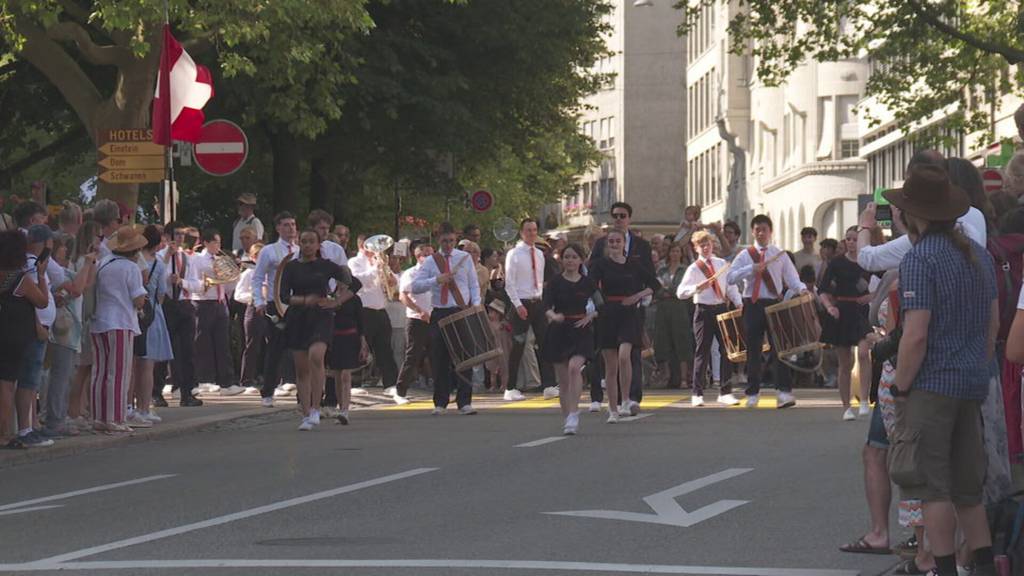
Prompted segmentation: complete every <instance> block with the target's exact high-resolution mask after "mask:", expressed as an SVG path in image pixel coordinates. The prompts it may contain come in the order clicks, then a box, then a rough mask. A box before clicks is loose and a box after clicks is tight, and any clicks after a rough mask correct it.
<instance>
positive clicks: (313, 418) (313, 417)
mask: <svg viewBox="0 0 1024 576" xmlns="http://www.w3.org/2000/svg"><path fill="white" fill-rule="evenodd" d="M309 421H310V422H312V423H313V426H319V425H320V411H319V410H310V411H309Z"/></svg>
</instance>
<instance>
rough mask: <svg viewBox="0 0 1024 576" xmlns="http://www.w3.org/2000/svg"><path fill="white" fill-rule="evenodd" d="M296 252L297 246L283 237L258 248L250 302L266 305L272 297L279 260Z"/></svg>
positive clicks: (256, 304)
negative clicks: (258, 255) (258, 254)
mask: <svg viewBox="0 0 1024 576" xmlns="http://www.w3.org/2000/svg"><path fill="white" fill-rule="evenodd" d="M298 253H299V247H298V246H296V245H295V244H292V243H291V242H287V241H285V240H284V239H279V240H278V241H277V242H274V243H273V244H268V245H267V246H264V247H263V250H260V257H259V258H258V259H257V260H256V269H255V270H254V271H253V273H252V303H253V304H254V305H255V306H256V307H257V308H260V307H263V306H266V305H267V302H268V301H272V300H273V299H274V279H275V278H276V277H277V267H278V266H280V265H281V260H283V259H284V257H285V256H287V255H288V254H292V255H293V256H294V255H298Z"/></svg>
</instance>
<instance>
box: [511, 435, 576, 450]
mask: <svg viewBox="0 0 1024 576" xmlns="http://www.w3.org/2000/svg"><path fill="white" fill-rule="evenodd" d="M566 438H568V436H549V437H547V438H541V439H540V440H534V441H533V442H524V443H522V444H516V448H535V447H537V446H543V445H545V444H551V443H552V442H558V441H559V440H565V439H566Z"/></svg>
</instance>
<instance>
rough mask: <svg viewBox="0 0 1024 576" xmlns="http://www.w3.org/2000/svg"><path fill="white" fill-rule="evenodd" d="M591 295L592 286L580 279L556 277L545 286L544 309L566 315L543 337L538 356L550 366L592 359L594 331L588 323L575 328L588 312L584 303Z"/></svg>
mask: <svg viewBox="0 0 1024 576" xmlns="http://www.w3.org/2000/svg"><path fill="white" fill-rule="evenodd" d="M593 295H594V283H593V282H591V281H590V278H588V277H586V276H581V277H580V279H579V280H577V281H575V282H570V281H568V280H566V279H565V276H562V275H561V274H559V275H558V276H555V277H553V278H552V279H551V280H550V281H549V282H548V283H547V285H546V286H544V307H545V308H546V309H550V310H552V311H554V312H556V313H558V314H564V315H565V321H564V322H551V323H549V324H548V332H547V335H546V336H545V337H544V347H543V349H542V350H541V354H542V356H543V357H544V359H545V360H547V361H548V362H552V363H556V364H557V363H560V362H568V361H569V359H570V358H572V357H573V356H582V357H583V358H592V357H593V356H594V330H593V328H592V327H591V326H590V325H589V324H588V325H587V326H584V327H583V328H577V327H576V326H575V325H576V322H578V321H579V320H581V319H582V318H583V316H585V315H586V313H587V301H588V300H590V297H591V296H593Z"/></svg>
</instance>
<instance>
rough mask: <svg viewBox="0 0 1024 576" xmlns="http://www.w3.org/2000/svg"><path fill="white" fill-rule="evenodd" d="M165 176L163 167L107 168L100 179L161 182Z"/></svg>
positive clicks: (121, 181)
mask: <svg viewBox="0 0 1024 576" xmlns="http://www.w3.org/2000/svg"><path fill="white" fill-rule="evenodd" d="M163 177H164V171H163V169H159V170H107V171H105V172H100V176H99V178H100V180H102V181H104V182H107V183H109V184H140V183H142V182H159V181H160V180H161V179H162V178H163Z"/></svg>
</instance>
